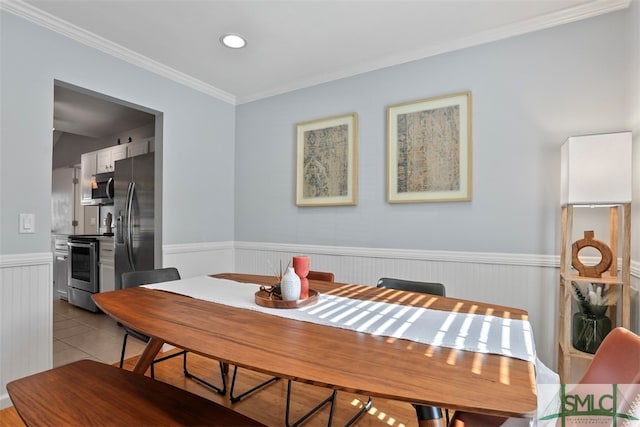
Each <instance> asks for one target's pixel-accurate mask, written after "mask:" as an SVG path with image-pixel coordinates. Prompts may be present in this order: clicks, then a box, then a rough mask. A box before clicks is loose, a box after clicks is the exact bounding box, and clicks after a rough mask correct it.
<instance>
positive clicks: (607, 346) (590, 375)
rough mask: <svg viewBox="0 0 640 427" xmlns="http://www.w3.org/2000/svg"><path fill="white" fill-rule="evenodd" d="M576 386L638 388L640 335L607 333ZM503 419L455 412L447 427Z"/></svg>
mask: <svg viewBox="0 0 640 427" xmlns="http://www.w3.org/2000/svg"><path fill="white" fill-rule="evenodd" d="M578 384H638V385H640V336H638V335H636V334H634V333H633V332H631V331H630V330H628V329H626V328H622V327H617V328H615V329H613V330H612V331H611V332H609V334H608V335H607V336H606V337H605V338H604V340H603V341H602V343H601V344H600V347H598V350H596V353H595V354H594V356H593V359H591V363H590V364H589V366H588V367H587V370H586V371H585V373H584V374H583V375H582V378H581V379H580V381H579V382H578ZM638 390H640V387H638ZM507 420H508V418H505V417H496V416H491V415H482V414H476V413H472V412H464V411H456V412H455V414H454V415H453V417H452V419H451V422H450V424H449V427H497V426H500V425H502V424H504V423H505V422H506V421H507Z"/></svg>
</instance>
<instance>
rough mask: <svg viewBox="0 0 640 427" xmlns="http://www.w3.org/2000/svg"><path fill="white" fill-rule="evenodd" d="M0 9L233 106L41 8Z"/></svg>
mask: <svg viewBox="0 0 640 427" xmlns="http://www.w3.org/2000/svg"><path fill="white" fill-rule="evenodd" d="M0 10H5V11H7V12H9V13H12V14H14V15H16V16H19V17H21V18H24V19H26V20H28V21H30V22H32V23H34V24H36V25H39V26H41V27H44V28H47V29H49V30H51V31H54V32H56V33H59V34H62V35H63V36H65V37H68V38H70V39H72V40H75V41H77V42H80V43H82V44H84V45H87V46H89V47H92V48H94V49H97V50H99V51H101V52H104V53H106V54H108V55H111V56H113V57H115V58H118V59H121V60H123V61H126V62H128V63H130V64H133V65H136V66H138V67H140V68H143V69H145V70H147V71H151V72H152V73H155V74H158V75H160V76H162V77H165V78H167V79H170V80H173V81H175V82H178V83H180V84H182V85H184V86H187V87H190V88H191V89H195V90H197V91H199V92H202V93H205V94H207V95H210V96H212V97H214V98H217V99H219V100H221V101H224V102H227V103H229V104H232V105H235V103H236V97H235V96H234V95H232V94H230V93H228V92H225V91H223V90H221V89H218V88H216V87H214V86H211V85H210V84H207V83H205V82H203V81H202V80H198V79H196V78H194V77H191V76H189V75H187V74H185V73H182V72H180V71H178V70H176V69H174V68H171V67H168V66H166V65H164V64H162V63H160V62H158V61H155V60H153V59H151V58H148V57H146V56H144V55H141V54H139V53H137V52H134V51H132V50H130V49H127V48H125V47H123V46H120V45H119V44H116V43H114V42H112V41H110V40H107V39H105V38H104V37H101V36H98V35H97V34H94V33H92V32H89V31H87V30H84V29H82V28H80V27H78V26H76V25H74V24H72V23H70V22H68V21H65V20H63V19H60V18H58V17H56V16H53V15H51V14H50V13H47V12H45V11H43V10H41V9H38V8H36V7H34V6H31V5H30V4H28V3H25V2H23V1H18V0H0Z"/></svg>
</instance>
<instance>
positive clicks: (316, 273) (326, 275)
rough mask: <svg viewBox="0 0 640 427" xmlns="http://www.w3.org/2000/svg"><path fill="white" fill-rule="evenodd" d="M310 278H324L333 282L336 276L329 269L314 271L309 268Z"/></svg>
mask: <svg viewBox="0 0 640 427" xmlns="http://www.w3.org/2000/svg"><path fill="white" fill-rule="evenodd" d="M307 279H308V280H322V281H323V282H333V281H335V276H334V274H333V273H330V272H328V271H313V270H309V274H307Z"/></svg>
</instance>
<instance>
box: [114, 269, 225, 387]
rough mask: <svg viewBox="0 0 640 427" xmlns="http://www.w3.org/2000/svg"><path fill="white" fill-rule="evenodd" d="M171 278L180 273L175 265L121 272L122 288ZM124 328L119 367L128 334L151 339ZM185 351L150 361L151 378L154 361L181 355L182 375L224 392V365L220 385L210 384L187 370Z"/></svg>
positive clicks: (173, 278)
mask: <svg viewBox="0 0 640 427" xmlns="http://www.w3.org/2000/svg"><path fill="white" fill-rule="evenodd" d="M173 280H180V273H179V272H178V269H177V268H175V267H167V268H159V269H155V270H141V271H130V272H126V273H122V289H127V288H132V287H135V286H140V285H148V284H151V283H160V282H170V281H173ZM121 326H122V327H123V329H124V338H123V340H122V353H121V355H120V368H122V365H123V363H124V356H125V351H126V349H127V338H128V337H129V335H131V336H133V337H135V338H137V339H139V340H140V341H143V342H145V343H146V342H149V340H150V339H151V338H150V337H149V336H147V335H145V334H143V333H141V332H139V331H137V330H135V329H132V328H130V327H128V326H125V325H121ZM187 353H188V352H187V351H186V350H182V351H179V352H177V353H172V354H170V355H168V356H163V357H160V358H158V359H154V361H153V362H152V363H151V378H154V377H155V372H154V369H153V366H154V365H155V364H156V363H159V362H162V361H164V360H167V359H171V358H174V357H178V356H183V360H182V368H183V370H184V376H185V377H187V378H190V379H193V380H195V381H196V382H198V383H200V384H201V385H203V386H205V387H208V388H211V389H212V390H214V391H215V392H217V393H219V394H225V393H226V392H227V384H226V378H225V372H224V365H223V363H222V362H219V363H220V373H221V378H222V386H221V387H218V386H216V385H213V384H211V383H210V382H208V381H206V380H204V379H202V378H200V377H197V376H195V375H193V374H192V373H190V372H189V370H188V369H187Z"/></svg>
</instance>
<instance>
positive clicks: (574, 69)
mask: <svg viewBox="0 0 640 427" xmlns="http://www.w3.org/2000/svg"><path fill="white" fill-rule="evenodd" d="M638 6H639V5H638V4H637V2H635V3H634V4H633V5H632V9H633V10H632V11H630V10H624V11H621V12H616V13H610V14H607V15H604V16H601V17H597V18H592V19H589V20H586V21H580V22H577V23H573V24H569V25H563V26H561V27H558V28H552V29H548V30H545V31H540V32H536V33H531V34H527V35H523V36H519V37H514V38H510V39H507V40H503V41H499V42H494V43H491V44H487V45H483V46H479V47H474V48H469V49H465V50H461V51H457V52H453V53H449V54H443V55H439V56H436V57H432V58H427V59H424V60H420V61H416V62H412V63H408V64H404V65H400V66H395V67H390V68H387V69H383V70H379V71H375V72H370V73H366V74H362V75H358V76H355V77H352V78H348V79H342V80H339V81H335V82H330V83H327V84H323V85H319V86H316V87H312V88H307V89H304V90H298V91H295V92H292V93H288V94H283V95H280V96H275V97H272V98H268V99H264V100H259V101H256V102H252V103H248V104H244V105H240V106H239V107H238V109H237V116H236V120H237V125H236V164H237V165H238V167H237V170H236V176H235V182H236V212H235V213H236V222H235V226H236V227H235V240H236V241H254V242H283V243H285V242H288V243H305V244H321V245H336V246H339V245H348V246H364V247H382V248H407V249H413V248H415V249H427V250H431V249H433V250H455V251H473V252H505V253H523V254H558V253H559V222H560V221H559V212H560V207H559V175H560V146H561V144H562V143H563V142H564V141H565V139H566V138H567V137H569V136H572V135H580V134H588V133H598V132H611V131H619V130H629V129H631V128H632V120H631V117H632V109H631V107H630V106H631V101H632V100H634V101H635V102H636V106H635V113H636V115H637V111H638V110H637V108H638V107H637V95H638V93H637V91H636V92H631V91H630V90H629V84H630V81H631V79H632V78H633V79H635V83H636V88H637V68H638V67H637V51H638V50H639V49H640V47H639V46H640V45H639V41H638V38H637V27H638V25H640V23H639V20H638ZM632 29H633V30H632ZM632 52H633V54H632ZM630 55H632V56H633V55H635V56H634V57H635V58H636V59H635V61H636V66H635V69H636V74H633V70H632V69H630V67H629V57H630ZM632 76H633V77H632ZM466 90H470V91H472V92H473V200H472V201H471V202H456V203H431V204H400V205H390V204H388V203H387V202H386V201H385V194H386V178H385V174H386V167H385V161H386V160H385V159H386V153H385V144H386V135H385V130H386V107H387V106H388V105H390V104H394V103H399V102H405V101H411V100H417V99H421V98H426V97H431V96H436V95H442V94H447V93H454V92H460V91H466ZM350 112H357V113H358V116H359V178H358V179H359V201H358V205H357V206H346V207H314V208H308V207H307V208H297V207H296V206H295V202H294V179H295V159H294V155H295V124H296V122H301V121H306V120H312V119H317V118H322V117H327V116H332V115H337V114H343V113H350ZM635 127H636V129H635V131H636V135H637V134H638V128H637V122H636V126H635ZM636 148H637V147H636ZM637 151H638V150H637V149H636V152H637ZM636 163H637V162H636ZM247 171H250V172H251V173H247ZM612 173H615V171H612ZM636 199H637V198H636ZM634 217H635V222H636V223H638V222H639V221H638V218H640V210H638V209H636V211H635V214H634ZM636 241H637V239H636ZM636 246H637V245H636ZM635 251H636V252H635V253H636V255H637V254H638V248H637V247H636V248H635ZM636 258H637V256H636Z"/></svg>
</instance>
